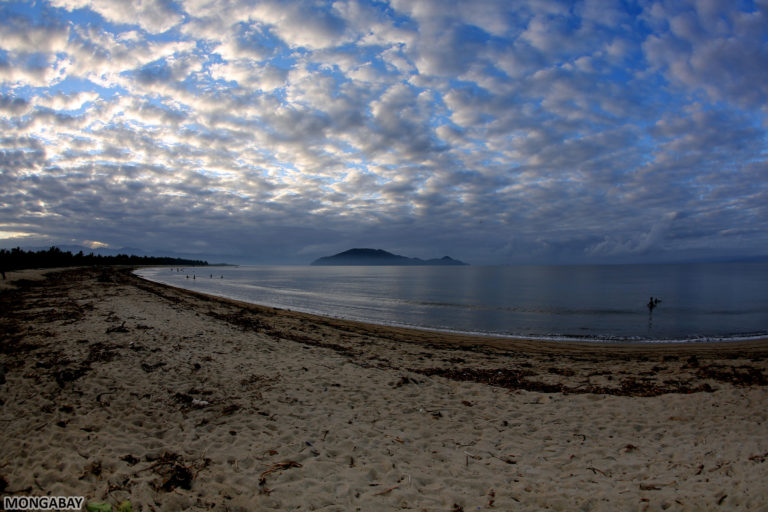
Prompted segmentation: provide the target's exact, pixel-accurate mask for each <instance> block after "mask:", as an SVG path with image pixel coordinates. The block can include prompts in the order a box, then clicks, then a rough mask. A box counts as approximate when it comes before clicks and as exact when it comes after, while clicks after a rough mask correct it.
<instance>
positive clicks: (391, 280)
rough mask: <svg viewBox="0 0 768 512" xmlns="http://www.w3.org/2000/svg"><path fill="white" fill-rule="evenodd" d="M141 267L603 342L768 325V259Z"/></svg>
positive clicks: (437, 319) (366, 315)
mask: <svg viewBox="0 0 768 512" xmlns="http://www.w3.org/2000/svg"><path fill="white" fill-rule="evenodd" d="M137 274H139V275H140V276H142V277H145V278H147V279H150V280H152V281H158V282H162V283H166V284H170V285H173V286H178V287H181V288H188V289H191V290H196V291H200V292H204V293H209V294H213V295H218V296H223V297H229V298H232V299H237V300H242V301H246V302H251V303H256V304H263V305H269V306H275V307H279V308H286V309H293V310H297V311H304V312H308V313H316V314H321V315H326V316H333V317H339V318H345V319H350V320H361V321H366V322H373V323H379V324H386V325H400V326H409V327H421V328H429V329H440V330H450V331H459V332H470V333H479V334H492V335H505V336H520V337H538V338H547V339H553V338H554V339H588V340H596V341H600V340H603V341H607V340H622V341H627V340H630V341H631V340H636V341H667V340H688V341H706V340H717V339H723V338H726V339H735V338H749V337H757V336H765V335H767V334H768V264H767V263H723V264H686V265H603V266H499V267H475V266H468V267H310V266H307V267H300V266H298V267H297V266H290V267H289V266H242V267H199V268H185V269H183V270H182V271H180V272H179V271H177V269H169V268H147V269H141V270H139V271H137ZM211 275H213V277H210V276H211ZM187 276H189V278H187ZM193 276H194V279H193ZM650 296H654V297H659V298H660V299H661V300H662V302H661V303H660V304H659V305H658V307H656V308H655V309H654V310H653V311H652V312H649V310H648V308H647V306H646V304H647V303H648V300H649V297H650Z"/></svg>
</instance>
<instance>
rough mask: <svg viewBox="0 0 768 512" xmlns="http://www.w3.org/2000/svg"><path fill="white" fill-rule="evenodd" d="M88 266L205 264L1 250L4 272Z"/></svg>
mask: <svg viewBox="0 0 768 512" xmlns="http://www.w3.org/2000/svg"><path fill="white" fill-rule="evenodd" d="M91 265H179V266H205V265H208V262H207V261H202V260H187V259H183V258H168V257H156V256H134V255H127V254H118V255H116V256H103V255H101V254H93V253H90V254H83V251H80V252H78V253H77V254H72V253H71V252H70V251H62V250H61V249H59V248H58V247H51V248H50V249H48V250H47V251H45V250H44V251H24V250H22V249H21V248H19V247H16V248H15V249H11V250H8V249H0V269H2V270H3V271H9V270H21V269H25V268H53V267H79V266H91Z"/></svg>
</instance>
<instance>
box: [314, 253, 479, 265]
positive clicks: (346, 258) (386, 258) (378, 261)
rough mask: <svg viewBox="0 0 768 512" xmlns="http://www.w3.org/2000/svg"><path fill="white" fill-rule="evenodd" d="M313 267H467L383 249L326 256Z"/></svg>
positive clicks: (455, 261)
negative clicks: (393, 252)
mask: <svg viewBox="0 0 768 512" xmlns="http://www.w3.org/2000/svg"><path fill="white" fill-rule="evenodd" d="M312 265H326V266H330V265H339V266H343V265H357V266H361V265H399V266H407V265H410V266H416V265H423V266H424V265H443V266H449V265H467V263H464V262H463V261H459V260H455V259H453V258H451V257H450V256H443V257H442V258H433V259H431V260H422V259H421V258H408V257H407V256H400V255H399V254H392V253H391V252H387V251H384V250H381V249H350V250H348V251H344V252H340V253H339V254H334V255H333V256H324V257H322V258H318V259H316V260H315V261H313V262H312Z"/></svg>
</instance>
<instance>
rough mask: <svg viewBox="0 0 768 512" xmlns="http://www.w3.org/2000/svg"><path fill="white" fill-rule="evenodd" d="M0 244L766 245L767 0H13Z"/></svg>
mask: <svg viewBox="0 0 768 512" xmlns="http://www.w3.org/2000/svg"><path fill="white" fill-rule="evenodd" d="M0 127H1V131H0V247H5V248H10V247H16V246H22V247H45V246H49V245H54V244H56V245H82V246H85V247H88V248H93V249H98V248H112V249H120V248H124V247H129V248H138V249H141V250H144V251H147V252H150V253H152V254H155V255H164V254H183V255H189V256H195V257H202V258H205V259H209V261H227V262H231V263H257V264H258V263H264V264H305V263H308V262H310V261H312V260H313V259H315V258H317V257H319V256H325V255H329V254H335V253H337V252H341V251H343V250H346V249H349V248H352V247H371V248H381V249H385V250H388V251H390V252H394V253H398V254H404V255H407V256H412V257H422V258H432V257H442V256H444V255H450V256H452V257H454V258H458V259H461V260H464V261H468V262H470V263H473V264H518V263H626V262H663V261H692V260H703V259H724V258H742V257H754V256H760V255H768V0H753V1H747V0H745V1H739V0H696V1H694V0H690V1H686V0H668V1H667V0H660V1H654V0H637V1H631V0H627V1H611V0H583V1H558V0H516V1H508V0H471V1H462V0H389V1H373V0H337V1H311V0H307V1H298V0H297V1H291V0H280V1H274V0H264V1H256V0H221V1H215V0H189V1H180V0H179V1H174V0H141V1H128V0H48V1H42V0H37V1H28V2H14V1H2V0H0Z"/></svg>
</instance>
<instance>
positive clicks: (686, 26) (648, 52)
mask: <svg viewBox="0 0 768 512" xmlns="http://www.w3.org/2000/svg"><path fill="white" fill-rule="evenodd" d="M644 14H645V15H646V17H647V19H648V21H649V22H650V23H652V24H653V25H654V26H655V27H657V29H658V30H657V31H656V33H654V34H652V35H650V36H649V37H648V38H647V40H646V41H645V43H644V44H643V50H644V52H645V56H646V58H647V59H648V61H649V63H650V64H651V65H652V66H654V67H656V68H658V69H659V70H661V71H662V72H663V73H664V75H665V76H666V77H667V78H668V79H669V81H670V82H671V83H672V84H674V85H676V86H679V87H684V88H686V89H689V90H692V91H703V92H704V93H705V94H707V96H708V97H709V98H711V99H712V100H715V101H727V102H731V103H734V104H736V105H739V106H741V107H743V108H764V107H765V105H766V104H767V103H768V85H766V84H768V48H766V44H765V26H766V24H768V6H766V5H765V4H764V3H755V5H754V6H753V8H751V9H741V8H739V6H738V4H735V3H732V2H698V3H695V4H691V3H687V2H685V3H682V2H663V3H654V4H653V5H652V8H651V9H646V10H645V12H644Z"/></svg>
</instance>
